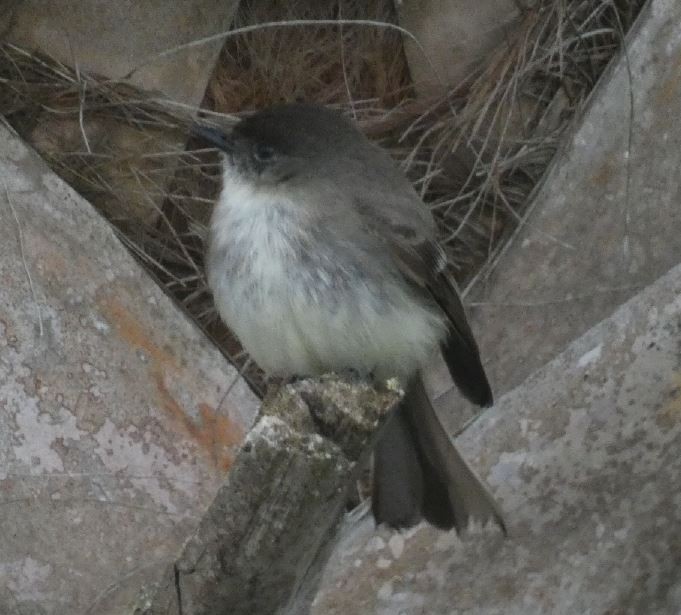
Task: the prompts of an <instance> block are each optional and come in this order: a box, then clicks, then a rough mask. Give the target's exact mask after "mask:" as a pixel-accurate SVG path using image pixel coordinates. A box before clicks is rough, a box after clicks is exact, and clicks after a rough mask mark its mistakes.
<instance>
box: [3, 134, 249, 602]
mask: <svg viewBox="0 0 681 615" xmlns="http://www.w3.org/2000/svg"><path fill="white" fill-rule="evenodd" d="M0 280H1V281H2V282H1V283H0V509H1V511H2V514H0V612H1V613H3V614H5V613H7V614H8V615H10V614H11V615H15V614H16V615H27V614H32V613H40V614H51V613H54V614H60V615H61V614H65V613H69V614H77V613H97V614H106V613H116V614H120V613H124V612H128V611H126V610H125V609H126V608H128V607H130V605H132V604H134V603H135V601H136V600H137V599H138V597H139V595H140V590H141V588H143V587H144V586H145V585H149V586H151V585H152V584H153V583H155V582H157V581H158V580H159V578H160V576H161V574H162V572H164V571H165V569H166V567H167V566H168V564H169V563H170V562H172V561H174V559H175V558H176V556H177V555H178V554H179V552H180V549H181V547H182V545H183V544H184V542H185V540H186V539H187V538H188V536H189V535H190V534H191V532H192V531H194V530H195V528H196V527H197V525H198V523H199V521H200V519H201V517H202V515H203V514H204V513H205V511H206V510H207V509H208V508H209V506H210V504H211V502H212V501H213V499H214V498H215V495H216V493H217V491H218V490H219V488H220V487H221V486H222V485H223V484H224V481H225V478H226V477H227V475H228V472H229V469H230V467H231V465H232V463H233V460H234V457H235V455H236V453H237V451H238V450H239V447H240V445H241V443H242V442H243V439H244V437H245V436H246V433H247V432H248V430H249V429H250V427H251V425H252V423H253V421H254V419H255V415H256V412H257V409H258V406H259V403H258V400H257V399H256V398H255V396H254V395H253V394H252V393H251V392H250V390H249V389H248V388H247V387H246V385H245V384H244V383H243V382H241V381H239V382H237V384H236V385H235V386H234V388H233V389H232V390H231V392H230V394H229V396H227V397H225V392H226V390H227V388H228V387H229V386H230V384H231V383H232V381H233V380H234V378H235V377H236V373H235V370H234V369H233V368H232V367H231V366H230V365H229V364H228V363H227V361H226V360H225V359H224V357H223V356H222V355H221V354H220V353H219V352H218V351H217V350H216V349H215V348H214V347H213V346H212V344H211V343H210V342H209V341H208V340H207V339H206V338H205V337H204V336H203V335H202V334H201V333H200V332H199V331H198V330H197V329H196V327H195V326H194V325H193V323H191V322H190V321H189V320H188V319H187V318H186V317H185V316H184V315H183V314H182V313H181V312H180V311H179V310H178V309H177V308H176V307H175V306H174V305H173V304H172V303H171V301H170V299H169V298H168V297H166V296H165V295H164V293H163V292H162V291H161V290H160V289H159V288H158V286H157V285H156V284H155V283H154V282H153V281H152V280H151V279H150V278H149V276H147V275H146V274H145V273H144V271H143V270H142V268H141V267H140V265H139V264H138V263H137V262H136V261H135V260H134V259H133V258H132V257H131V256H130V255H129V254H128V252H127V251H126V250H125V248H123V246H122V245H121V244H120V243H119V242H118V240H117V239H116V237H115V236H114V232H113V230H112V229H111V227H110V226H109V225H108V224H107V223H106V222H105V221H104V220H103V219H102V218H101V217H100V216H99V215H98V214H97V213H96V212H95V211H94V210H93V209H92V207H91V206H90V205H89V204H88V203H87V202H85V201H84V200H83V199H81V198H80V197H79V196H77V195H76V194H75V193H74V192H73V190H71V189H70V188H69V187H67V186H66V185H65V184H64V183H63V182H62V181H61V180H59V179H58V178H57V177H56V176H55V175H54V174H53V173H52V172H50V171H49V169H48V168H47V167H46V166H45V164H44V163H43V162H42V161H41V160H40V159H39V158H38V157H37V156H36V155H35V154H34V153H33V152H31V151H30V150H29V149H28V148H27V147H26V146H25V145H24V144H23V143H22V142H21V140H20V139H18V138H16V137H14V136H13V135H11V134H10V133H9V132H8V131H7V130H6V129H5V128H2V127H0ZM129 612H131V611H129Z"/></svg>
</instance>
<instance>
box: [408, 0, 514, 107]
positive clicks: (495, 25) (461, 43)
mask: <svg viewBox="0 0 681 615" xmlns="http://www.w3.org/2000/svg"><path fill="white" fill-rule="evenodd" d="M395 5H396V7H397V11H398V15H399V20H400V25H401V26H402V27H403V28H405V29H406V30H408V31H409V32H411V33H412V34H413V35H414V36H415V37H416V38H417V39H418V41H419V43H420V46H421V47H420V48H419V46H418V45H416V44H415V43H414V42H413V40H412V39H411V38H409V37H404V47H405V52H406V54H407V60H408V61H409V70H410V72H411V77H412V80H413V82H414V84H415V85H416V88H417V89H418V91H419V92H420V93H422V94H429V93H433V92H438V91H440V90H442V89H443V87H448V86H456V85H457V84H459V83H460V82H461V81H462V80H463V79H464V78H465V77H467V76H468V75H469V73H470V72H471V71H472V70H474V69H476V68H478V67H479V66H480V65H481V63H482V62H484V60H485V58H486V56H487V55H488V54H489V53H490V52H491V51H493V50H494V49H496V48H497V47H498V45H499V44H500V42H503V41H505V40H506V39H507V37H508V31H509V30H511V29H512V28H513V22H514V21H515V20H517V18H518V17H519V16H520V10H519V3H518V2H516V1H514V0H477V1H476V2H461V1H460V0H426V1H424V0H400V1H397V2H395Z"/></svg>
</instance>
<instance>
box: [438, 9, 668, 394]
mask: <svg viewBox="0 0 681 615" xmlns="http://www.w3.org/2000/svg"><path fill="white" fill-rule="evenodd" d="M628 41H629V44H628V45H627V49H628V51H627V54H626V56H625V57H622V58H620V59H619V60H618V61H617V62H616V63H615V64H614V65H613V66H612V68H611V69H610V70H609V71H607V72H606V74H605V75H604V76H603V78H602V80H601V82H600V84H599V85H598V86H597V87H596V90H595V91H594V92H593V94H592V98H591V101H590V104H589V105H588V107H587V109H586V111H585V113H584V116H583V117H582V118H581V119H580V120H579V121H578V123H577V125H576V129H575V131H574V134H573V135H572V136H571V137H570V139H569V141H568V143H567V144H566V147H565V149H564V151H563V152H562V153H561V154H560V155H559V157H558V158H557V160H556V161H555V164H554V165H553V167H552V169H551V171H550V173H549V174H548V176H547V178H546V180H545V183H544V185H543V186H542V188H541V190H540V191H539V192H538V194H537V197H536V200H535V201H534V204H533V213H532V214H531V216H530V218H529V220H528V223H527V225H525V227H524V228H522V230H521V231H520V232H519V233H518V235H517V237H516V238H515V240H514V241H513V243H512V244H511V246H510V248H509V249H508V250H507V252H506V253H505V255H504V256H503V258H502V259H501V260H500V262H499V264H498V266H497V267H496V268H495V270H494V271H493V272H492V275H491V276H490V277H489V280H488V281H487V283H486V284H484V285H482V286H481V287H480V288H477V289H474V291H473V292H472V293H471V294H470V295H469V297H468V301H469V307H470V313H471V316H472V320H473V328H474V330H475V332H476V335H477V338H478V341H479V343H480V346H481V351H482V356H483V358H484V360H485V361H486V367H487V370H488V373H489V375H490V378H491V380H492V384H493V388H494V390H495V392H496V393H497V394H501V393H502V392H504V391H508V390H510V389H511V388H513V387H515V386H517V385H519V384H520V383H521V382H522V381H523V380H524V379H525V378H526V377H527V376H528V375H529V374H531V373H532V372H533V371H534V370H536V369H538V368H539V367H541V366H542V365H544V364H545V363H546V362H547V361H549V360H550V359H552V358H553V357H554V356H556V355H557V354H558V353H559V352H560V351H561V350H562V349H563V348H565V346H566V345H567V344H568V343H569V342H570V341H571V340H572V339H574V338H575V337H577V336H579V335H581V334H582V333H584V332H585V331H587V330H588V329H589V328H590V327H592V326H593V325H594V324H596V323H597V322H599V321H600V320H602V319H603V318H606V317H607V316H609V315H610V314H611V313H612V312H613V310H615V309H616V308H617V307H618V306H619V305H621V304H622V303H623V302H624V301H626V300H627V299H629V298H630V297H632V296H633V295H635V294H636V292H638V290H640V289H641V288H645V287H646V286H647V285H648V284H651V283H652V282H654V281H655V280H656V279H657V278H658V277H659V276H661V275H662V274H664V273H665V272H666V271H668V270H669V269H670V268H671V267H673V266H674V265H675V264H677V263H678V262H679V260H681V232H679V229H681V205H680V204H681V173H679V168H681V122H678V121H675V120H674V117H673V115H670V113H671V110H672V109H678V108H681V3H679V2H677V1H675V0H652V2H650V3H649V4H648V5H646V7H644V9H643V12H642V14H641V16H640V17H639V20H638V22H637V24H636V26H635V27H634V30H633V31H632V32H631V33H630V35H629V37H628ZM631 97H633V109H632V107H631V103H632V98H631ZM457 399H458V397H457V396H456V395H454V396H453V397H450V398H449V399H443V400H442V402H443V403H442V405H443V406H447V407H451V406H452V405H453V404H456V403H458V402H457V401H456V400H457Z"/></svg>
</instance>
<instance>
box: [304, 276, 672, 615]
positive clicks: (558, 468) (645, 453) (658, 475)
mask: <svg viewBox="0 0 681 615" xmlns="http://www.w3.org/2000/svg"><path fill="white" fill-rule="evenodd" d="M457 445H458V446H460V450H461V451H462V453H464V454H467V456H468V458H469V459H471V460H472V464H473V466H474V467H475V468H476V469H477V470H478V471H479V472H480V473H481V474H482V476H484V477H486V479H487V481H488V482H489V484H490V486H491V487H492V489H493V491H494V493H495V494H496V496H497V497H498V498H499V500H500V503H501V505H502V508H503V510H504V511H505V515H506V522H507V526H508V530H509V536H508V538H506V539H504V538H503V537H502V536H501V534H500V533H499V532H496V531H494V530H492V529H489V530H486V531H484V532H471V533H470V534H469V535H467V536H465V537H464V538H463V540H460V539H458V538H457V537H456V535H455V534H454V533H443V532H440V533H438V532H437V531H436V530H432V529H431V528H425V527H423V526H419V527H418V528H417V529H416V530H415V531H412V532H409V533H406V534H399V533H395V534H391V533H389V532H385V531H382V532H378V533H374V532H373V531H372V525H373V522H372V521H371V520H370V519H367V520H366V521H365V522H364V523H362V524H360V526H359V527H358V528H353V531H352V532H351V533H350V534H349V535H348V536H347V538H346V540H345V542H344V543H342V544H341V547H340V548H339V549H338V550H337V552H336V558H337V559H336V561H335V562H334V564H333V566H331V567H330V568H329V569H328V571H327V576H326V579H325V582H324V589H323V590H322V591H321V593H320V594H319V595H318V597H317V599H316V603H315V607H314V608H313V610H312V613H314V614H315V615H322V614H323V615H345V614H346V613H374V614H376V615H395V614H398V613H399V614H400V615H416V614H421V613H429V614H431V615H455V614H458V613H466V614H475V613H480V614H483V613H484V614H499V615H516V614H517V615H533V614H543V613H557V614H562V613H564V614H566V615H567V614H572V613H594V614H596V613H645V614H646V615H656V614H660V615H663V614H669V613H676V612H678V609H679V607H680V606H681V532H679V528H680V527H681V455H679V450H681V266H677V267H676V268H674V269H673V270H672V271H671V272H669V273H668V274H667V275H665V276H664V277H662V278H661V279H660V280H658V281H657V282H656V283H655V284H653V285H652V286H650V287H649V288H647V289H646V290H645V291H644V292H642V293H640V294H639V295H638V296H637V297H635V298H634V299H632V300H630V301H629V302H628V303H626V304H625V305H624V306H622V307H621V308H620V309H618V310H617V311H616V312H615V313H614V314H613V315H612V316H611V317H610V318H608V319H607V320H605V321H603V322H601V323H600V324H598V325H597V326H596V327H594V328H593V329H591V330H590V331H588V332H587V333H586V334H585V335H584V336H582V337H581V338H580V339H579V340H577V341H576V342H574V343H573V344H572V345H570V346H569V347H568V349H567V350H565V352H563V353H562V354H560V355H559V356H558V357H556V358H555V359H554V360H553V361H552V362H550V363H549V364H548V365H546V366H545V367H544V368H542V369H540V370H539V371H538V372H536V373H535V374H534V375H533V376H532V377H531V378H529V379H528V380H527V381H526V382H525V383H523V385H522V386H520V387H518V388H516V389H514V390H513V391H511V392H510V393H508V394H507V395H505V396H503V397H502V398H501V399H500V400H499V402H498V403H497V405H496V406H495V407H494V408H492V409H491V410H490V411H488V412H486V413H485V414H483V416H482V417H481V418H480V419H479V420H478V421H477V422H476V423H474V424H473V425H472V426H471V427H470V428H469V429H468V430H466V431H465V432H464V433H463V434H462V435H460V436H459V437H458V438H457Z"/></svg>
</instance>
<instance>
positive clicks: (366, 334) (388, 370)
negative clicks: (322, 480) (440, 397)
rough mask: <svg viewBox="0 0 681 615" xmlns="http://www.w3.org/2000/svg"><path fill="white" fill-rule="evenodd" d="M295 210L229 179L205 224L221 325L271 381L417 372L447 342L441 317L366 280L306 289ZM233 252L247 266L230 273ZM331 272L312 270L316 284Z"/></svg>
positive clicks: (395, 291) (398, 292)
mask: <svg viewBox="0 0 681 615" xmlns="http://www.w3.org/2000/svg"><path fill="white" fill-rule="evenodd" d="M297 207H298V206H297V204H296V203H293V202H287V201H286V199H282V198H281V197H280V196H277V197H276V198H275V197H273V196H272V195H271V194H268V193H267V192H264V191H258V190H255V189H253V188H252V187H251V186H250V185H246V184H243V183H239V182H238V181H235V180H234V179H233V178H231V177H226V181H225V185H224V187H223V191H222V194H221V197H220V199H219V202H218V204H217V205H216V209H215V212H214V214H213V220H212V223H211V247H210V252H211V254H210V255H209V263H210V267H209V284H210V286H211V288H212V290H213V293H214V296H215V302H216V305H217V308H218V311H219V313H220V315H221V316H222V318H223V319H224V321H225V322H226V324H227V326H228V327H229V328H230V329H231V330H232V331H234V333H235V334H236V335H237V336H238V337H239V339H240V341H241V343H242V344H243V346H244V348H245V349H246V350H247V352H248V353H249V354H250V355H251V356H252V357H253V359H254V360H255V361H256V362H257V363H258V364H259V365H260V366H261V367H262V368H263V369H264V370H265V371H267V372H268V373H270V374H277V375H306V374H318V373H323V372H327V371H334V370H340V369H346V368H353V369H356V370H358V371H360V372H374V373H376V374H377V375H380V376H386V377H387V376H392V375H398V376H401V375H408V374H409V373H411V372H413V371H414V370H415V369H417V368H418V366H419V365H421V364H422V363H424V362H425V361H426V360H427V359H428V357H429V355H430V354H431V353H432V352H433V350H434V349H435V348H436V347H437V345H438V342H439V340H440V339H442V337H443V336H444V334H445V325H444V324H443V322H442V319H441V317H440V316H439V315H438V314H436V313H434V312H432V311H431V310H429V309H427V308H426V307H424V306H423V305H422V304H421V303H419V302H417V301H415V300H414V299H413V298H412V297H411V296H410V295H408V294H407V293H406V292H405V290H404V289H403V288H402V287H400V286H398V285H396V284H389V285H385V284H381V288H377V287H375V286H376V285H377V284H380V282H376V281H374V282H371V281H370V280H371V279H372V278H367V279H364V280H357V282H356V283H354V281H353V283H352V284H350V285H344V286H343V287H342V288H335V289H334V290H333V291H330V290H326V291H324V292H312V291H314V290H318V289H310V288H309V287H308V286H309V284H308V285H306V283H305V279H306V278H305V276H300V275H295V272H296V268H297V267H300V261H299V260H298V259H297V256H296V253H297V252H296V251H297V249H299V248H298V247H297V246H298V244H297V241H296V238H297V233H299V232H300V230H301V229H300V225H301V220H300V218H299V216H298V215H297V213H298V212H299V209H297ZM235 254H240V255H243V254H246V255H247V256H246V258H245V260H244V263H245V265H244V267H243V268H238V267H237V268H235V267H234V266H233V265H234V262H235V261H236V259H235V256H234V255H235ZM222 255H224V256H222ZM230 255H231V256H230ZM221 259H222V261H226V262H222V261H221ZM332 265H333V267H337V268H342V267H343V266H344V263H343V262H334V263H333V264H332ZM333 275H334V270H333V268H330V269H327V268H324V269H323V270H316V276H317V278H318V279H324V276H329V277H333ZM374 279H375V278H374ZM372 284H373V287H372ZM327 286H329V285H328V284H327ZM379 291H380V292H379ZM330 292H333V293H334V294H333V296H330ZM338 293H342V296H340V297H339V296H338ZM379 295H380V296H381V298H382V300H381V301H377V299H376V298H377V297H378V296H379Z"/></svg>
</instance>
